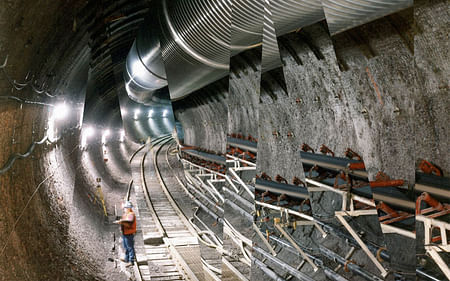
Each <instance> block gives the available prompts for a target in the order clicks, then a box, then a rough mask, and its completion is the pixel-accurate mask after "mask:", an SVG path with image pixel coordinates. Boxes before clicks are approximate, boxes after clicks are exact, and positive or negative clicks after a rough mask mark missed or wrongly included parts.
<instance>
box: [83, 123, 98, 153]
mask: <svg viewBox="0 0 450 281" xmlns="http://www.w3.org/2000/svg"><path fill="white" fill-rule="evenodd" d="M94 133H95V131H94V128H92V127H86V128H84V129H83V131H82V133H81V148H86V146H87V139H88V138H89V137H92V136H93V135H94Z"/></svg>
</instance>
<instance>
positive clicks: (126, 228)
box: [122, 211, 136, 235]
mask: <svg viewBox="0 0 450 281" xmlns="http://www.w3.org/2000/svg"><path fill="white" fill-rule="evenodd" d="M128 215H133V222H132V223H131V226H127V225H125V224H122V232H123V234H124V235H130V234H135V233H136V216H135V215H134V212H133V211H131V212H129V213H128V214H123V215H122V219H126V218H127V216H128Z"/></svg>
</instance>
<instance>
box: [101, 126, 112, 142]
mask: <svg viewBox="0 0 450 281" xmlns="http://www.w3.org/2000/svg"><path fill="white" fill-rule="evenodd" d="M110 134H111V131H110V130H108V129H107V130H104V131H103V135H102V144H106V138H107V137H108V136H109V135H110Z"/></svg>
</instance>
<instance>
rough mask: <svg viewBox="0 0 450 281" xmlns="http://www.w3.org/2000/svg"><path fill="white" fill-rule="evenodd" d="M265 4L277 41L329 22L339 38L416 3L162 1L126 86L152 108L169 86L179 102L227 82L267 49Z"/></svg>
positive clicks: (132, 56)
mask: <svg viewBox="0 0 450 281" xmlns="http://www.w3.org/2000/svg"><path fill="white" fill-rule="evenodd" d="M264 1H267V2H268V3H270V9H271V14H272V15H271V17H272V21H273V27H271V28H270V30H271V32H275V35H276V36H277V37H278V36H281V35H283V34H286V33H288V32H291V31H293V30H296V29H298V28H302V27H304V26H308V25H311V24H314V23H316V22H318V21H320V20H323V19H324V17H325V16H326V19H327V21H328V25H329V28H330V32H331V33H332V34H336V33H338V32H341V31H344V30H347V29H349V28H352V27H354V26H357V25H360V24H364V23H366V22H368V21H370V20H373V19H376V18H379V17H382V16H385V15H387V14H390V13H393V12H396V11H399V10H401V9H404V8H407V7H409V6H410V5H412V2H413V0H189V1H187V0H186V1H183V0H178V1H174V0H171V1H169V0H160V4H161V5H160V6H159V7H158V8H155V9H153V10H154V11H156V10H158V11H159V15H158V16H156V15H154V16H152V17H150V19H146V21H145V23H144V28H143V29H142V30H141V31H140V32H139V34H138V36H137V38H136V41H135V43H134V44H133V47H132V49H131V51H130V53H129V55H128V58H127V63H126V70H127V71H126V73H125V81H126V88H127V91H128V94H129V96H130V98H131V99H133V100H135V101H137V102H141V103H148V102H149V100H150V99H151V96H152V95H154V93H155V91H157V90H158V89H160V88H163V87H165V86H166V85H167V84H169V90H170V98H171V99H172V100H179V99H182V98H184V97H186V96H187V95H189V94H190V93H192V92H194V91H196V90H198V89H200V88H202V87H204V86H206V85H208V84H210V83H212V82H214V81H216V80H218V79H220V78H223V77H224V76H226V75H227V74H228V69H229V59H230V56H233V55H235V54H238V53H239V52H242V51H244V50H246V49H249V48H253V47H255V46H258V45H260V44H261V40H262V36H261V33H262V30H263V29H262V17H263V15H264ZM324 11H325V13H324ZM158 20H159V22H158ZM271 25H272V24H271ZM267 30H268V29H267ZM231 38H232V40H231ZM267 38H269V37H267ZM272 41H273V42H272ZM230 42H231V44H230ZM275 43H276V40H270V42H268V44H269V45H268V46H267V47H268V48H269V49H271V48H273V49H274V50H275V49H277V48H276V47H277V46H275V45H273V44H275ZM270 44H272V45H273V46H271V45H270ZM163 61H164V63H163ZM166 73H167V80H166ZM167 82H168V83H167Z"/></svg>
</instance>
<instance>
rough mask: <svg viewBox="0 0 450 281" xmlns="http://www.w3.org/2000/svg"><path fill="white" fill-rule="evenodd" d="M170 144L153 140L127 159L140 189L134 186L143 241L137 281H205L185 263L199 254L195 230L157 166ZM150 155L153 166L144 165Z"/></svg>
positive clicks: (165, 139)
mask: <svg viewBox="0 0 450 281" xmlns="http://www.w3.org/2000/svg"><path fill="white" fill-rule="evenodd" d="M171 141H173V140H172V138H171V137H170V136H163V137H161V138H158V139H155V140H153V141H152V142H151V145H150V146H148V145H147V146H143V147H140V149H139V150H138V151H137V153H136V154H134V155H133V158H132V159H130V162H132V163H136V164H138V168H139V171H138V174H136V173H135V174H134V176H135V182H136V177H137V175H138V177H139V178H140V182H141V184H142V187H141V188H139V187H137V186H135V196H136V202H137V204H136V205H137V206H136V209H137V210H136V213H137V216H138V221H139V224H138V228H139V230H140V232H141V233H142V239H143V243H142V244H143V245H139V246H136V258H137V263H136V265H135V277H136V280H144V281H145V280H161V281H162V280H166V281H167V280H193V281H197V280H204V278H203V276H202V274H203V272H194V271H193V269H192V268H193V267H192V266H190V265H189V264H188V262H187V259H188V258H187V257H189V256H195V255H193V254H192V253H195V252H196V251H197V252H198V241H197V238H196V237H195V234H193V233H192V232H193V231H195V230H193V228H192V227H191V225H190V224H189V222H187V220H186V218H185V217H184V216H183V214H182V212H181V211H180V210H179V209H177V206H176V205H175V204H174V202H173V198H171V195H170V193H168V191H167V187H166V186H165V183H164V180H163V179H162V178H161V175H160V172H159V168H158V163H157V162H156V157H157V155H158V154H159V152H160V149H161V147H162V145H164V144H166V143H169V142H171ZM146 148H149V150H150V152H152V154H149V151H147V149H146ZM149 155H150V157H153V159H152V160H153V162H152V165H148V161H146V160H147V157H149ZM133 159H135V160H133ZM137 162H139V163H137ZM132 166H133V165H132ZM136 166H137V165H134V167H135V168H136ZM191 260H192V258H191Z"/></svg>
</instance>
